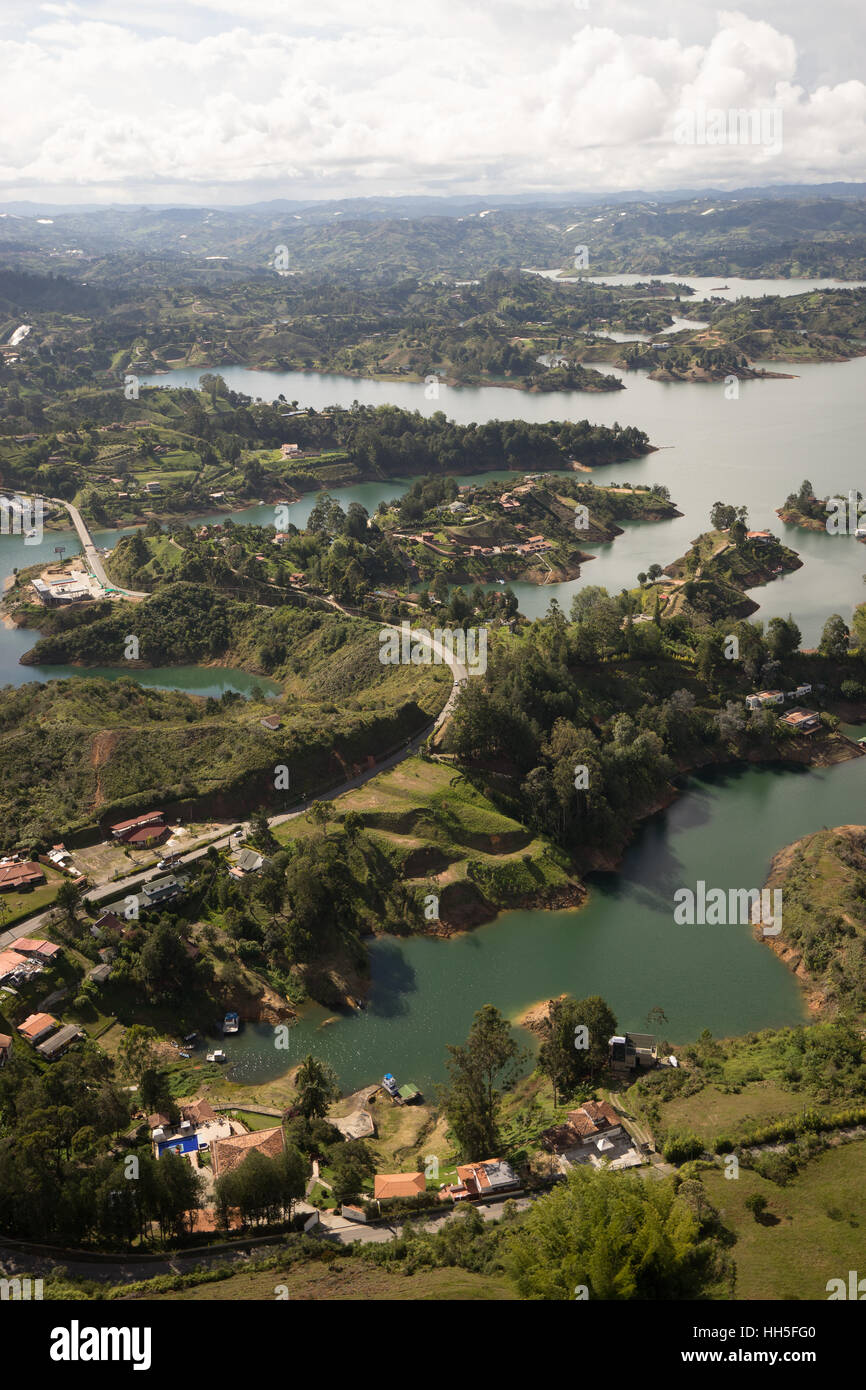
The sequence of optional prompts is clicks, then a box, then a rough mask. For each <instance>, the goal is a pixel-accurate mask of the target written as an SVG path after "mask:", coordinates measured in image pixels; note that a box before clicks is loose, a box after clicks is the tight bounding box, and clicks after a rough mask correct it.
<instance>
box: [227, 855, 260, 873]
mask: <svg viewBox="0 0 866 1390" xmlns="http://www.w3.org/2000/svg"><path fill="white" fill-rule="evenodd" d="M233 859H234V864H235V867H236V868H237V869H238V870H239V871H240V873H241V875H245V874H257V873H258V872H259V871H260V869H261V868H262V867H263V865H264V864H265V862H266V861H265V858H264V856H263V855H261V854H259V852H258V850H254V849H242V850H239V851H238V853H237V854H235V855H234V856H233Z"/></svg>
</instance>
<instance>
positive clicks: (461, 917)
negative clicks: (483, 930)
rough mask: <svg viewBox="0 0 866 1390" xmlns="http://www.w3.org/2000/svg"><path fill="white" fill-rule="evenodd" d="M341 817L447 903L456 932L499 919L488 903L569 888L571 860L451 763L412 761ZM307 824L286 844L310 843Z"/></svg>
mask: <svg viewBox="0 0 866 1390" xmlns="http://www.w3.org/2000/svg"><path fill="white" fill-rule="evenodd" d="M334 809H335V811H336V813H337V815H338V816H341V817H344V816H345V815H346V813H347V812H348V811H356V812H358V813H359V814H360V815H361V816H362V817H363V820H364V826H365V830H366V832H367V834H368V835H369V837H370V838H371V839H372V840H373V841H374V842H375V844H376V845H377V846H378V848H379V849H380V850H381V852H382V854H383V855H385V856H386V857H387V858H388V859H389V861H390V862H391V863H392V864H393V865H394V866H395V867H396V868H397V869H398V870H399V873H400V876H401V878H402V879H403V881H404V882H405V883H406V884H407V885H409V887H410V888H413V889H414V890H415V891H416V894H417V895H418V896H419V897H421V896H423V895H426V894H427V893H433V894H435V895H437V896H438V897H439V916H440V920H441V921H442V922H443V923H444V924H445V925H446V926H448V927H460V926H463V925H471V924H472V923H473V921H480V920H483V918H484V916H485V915H486V916H487V917H489V916H490V915H491V914H490V912H489V910H488V911H487V912H486V914H485V913H484V912H483V907H484V903H485V902H486V903H487V904H488V905H490V904H492V905H494V906H505V905H506V904H507V903H511V904H513V903H514V902H515V901H516V900H519V899H520V898H521V897H523V896H527V897H529V896H535V895H538V894H543V893H545V892H549V891H551V890H554V889H561V888H564V887H566V885H568V884H569V882H570V878H569V874H568V871H567V860H566V859H565V856H564V855H561V854H560V853H559V852H558V851H556V850H555V849H554V848H553V847H552V846H551V845H550V844H549V843H548V842H547V841H545V840H543V839H541V838H540V837H537V836H534V835H533V834H532V833H531V832H530V831H528V830H527V829H526V828H525V827H524V826H523V825H521V824H520V822H519V821H516V820H512V819H511V818H510V817H508V816H505V815H503V814H502V813H501V812H499V811H498V810H497V809H496V807H495V806H494V805H493V803H492V802H491V801H490V799H489V798H488V797H487V796H485V795H484V793H483V791H481V790H479V789H478V788H476V787H475V786H473V785H472V783H471V782H469V780H468V779H467V778H466V777H464V776H463V775H462V773H456V772H455V771H454V769H453V768H451V767H450V766H448V765H446V764H443V763H436V762H425V761H424V760H423V759H421V758H410V759H407V761H406V762H404V763H401V764H400V766H399V767H396V768H394V769H393V770H392V771H390V772H386V773H383V774H382V776H380V777H377V778H375V780H373V781H371V782H368V783H367V784H366V785H365V786H363V787H360V788H358V789H357V790H356V791H351V792H347V793H346V794H345V795H344V796H341V797H339V798H338V799H337V800H336V801H335V802H334ZM311 830H312V826H311V824H310V823H309V821H308V819H307V817H300V818H298V819H297V820H293V821H290V822H288V823H287V824H285V825H282V826H280V827H279V829H278V830H277V831H276V834H277V837H278V838H279V839H280V840H281V841H282V842H283V843H286V842H288V841H289V840H292V839H295V838H297V837H298V836H302V835H309V834H310V833H311Z"/></svg>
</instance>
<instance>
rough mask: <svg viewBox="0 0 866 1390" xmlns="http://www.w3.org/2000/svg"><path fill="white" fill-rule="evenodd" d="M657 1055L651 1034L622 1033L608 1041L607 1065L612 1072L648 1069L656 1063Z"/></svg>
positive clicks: (654, 1040)
mask: <svg viewBox="0 0 866 1390" xmlns="http://www.w3.org/2000/svg"><path fill="white" fill-rule="evenodd" d="M658 1055H659V1054H658V1044H657V1042H656V1039H655V1038H654V1036H653V1035H652V1033H622V1034H618V1035H617V1036H616V1037H613V1038H609V1039H608V1044H607V1056H608V1063H609V1065H610V1066H611V1067H612V1068H613V1069H614V1071H635V1070H640V1069H641V1068H646V1069H649V1068H650V1067H654V1066H655V1065H656V1063H657V1062H658Z"/></svg>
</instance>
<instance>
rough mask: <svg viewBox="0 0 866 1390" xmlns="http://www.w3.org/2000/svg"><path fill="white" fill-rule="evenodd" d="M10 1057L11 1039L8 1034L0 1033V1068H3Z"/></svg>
mask: <svg viewBox="0 0 866 1390" xmlns="http://www.w3.org/2000/svg"><path fill="white" fill-rule="evenodd" d="M11 1055H12V1039H11V1038H10V1036H9V1034H8V1033H0V1067H5V1065H6V1063H7V1062H8V1061H9V1058H10V1057H11Z"/></svg>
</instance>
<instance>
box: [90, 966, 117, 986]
mask: <svg viewBox="0 0 866 1390" xmlns="http://www.w3.org/2000/svg"><path fill="white" fill-rule="evenodd" d="M110 974H111V966H110V965H106V964H103V965H94V967H93V969H92V970H88V972H87V978H88V980H92V981H93V983H94V984H96V985H104V984H105V982H106V980H107V979H108V977H109V975H110Z"/></svg>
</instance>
